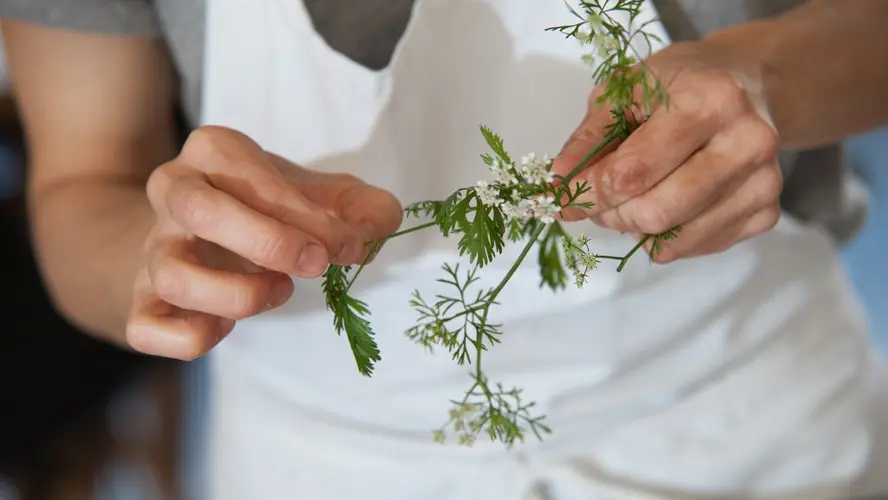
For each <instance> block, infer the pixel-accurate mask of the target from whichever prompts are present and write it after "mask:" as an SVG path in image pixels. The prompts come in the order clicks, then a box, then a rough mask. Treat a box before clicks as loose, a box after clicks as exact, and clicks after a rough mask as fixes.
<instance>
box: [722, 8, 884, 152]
mask: <svg viewBox="0 0 888 500" xmlns="http://www.w3.org/2000/svg"><path fill="white" fill-rule="evenodd" d="M886 22H888V1H885V0H812V1H810V2H808V3H807V4H806V5H803V6H801V7H800V8H798V9H795V10H793V11H791V12H788V13H787V14H785V15H783V16H781V17H777V18H773V19H769V20H763V21H757V22H752V23H747V24H744V25H740V26H737V27H734V28H730V29H727V30H724V31H721V32H718V33H715V34H713V35H712V36H711V37H709V38H708V39H707V40H708V41H709V42H711V43H713V44H715V46H716V47H718V48H719V50H721V51H723V54H722V55H723V56H724V57H728V58H731V59H732V60H733V61H735V62H736V63H737V64H738V65H739V66H740V67H741V68H742V69H744V70H746V71H750V72H751V73H753V75H754V76H758V77H761V80H762V82H763V84H764V88H763V91H764V94H765V98H766V100H767V103H768V106H769V109H770V112H771V116H772V118H773V120H774V122H775V125H776V127H777V129H778V131H779V133H780V136H781V140H782V142H783V144H784V145H785V146H787V147H799V148H800V147H813V146H818V145H823V144H828V143H833V142H837V141H840V140H842V139H844V138H845V137H847V136H849V135H852V134H855V133H859V132H863V131H866V130H869V129H872V128H875V127H878V126H880V125H882V124H885V123H888V94H886V92H885V89H886V88H888V60H886V59H885V58H884V57H883V55H882V52H881V51H882V50H883V49H884V48H885V47H888V30H886V29H885V26H886Z"/></svg>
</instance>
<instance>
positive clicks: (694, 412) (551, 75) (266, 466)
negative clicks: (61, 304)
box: [203, 0, 888, 500]
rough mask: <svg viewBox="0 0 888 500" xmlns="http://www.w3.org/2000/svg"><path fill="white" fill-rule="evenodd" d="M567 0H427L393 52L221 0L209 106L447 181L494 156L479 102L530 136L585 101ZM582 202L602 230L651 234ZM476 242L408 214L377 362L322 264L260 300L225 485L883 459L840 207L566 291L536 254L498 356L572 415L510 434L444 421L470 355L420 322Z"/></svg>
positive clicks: (420, 488) (248, 328)
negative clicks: (358, 355) (418, 333)
mask: <svg viewBox="0 0 888 500" xmlns="http://www.w3.org/2000/svg"><path fill="white" fill-rule="evenodd" d="M647 11H648V12H647V13H646V16H652V15H654V14H655V13H654V12H653V8H652V7H648V9H647ZM569 16H570V15H569V14H568V12H567V10H566V9H565V6H564V4H563V2H562V1H561V0H486V1H484V0H417V2H416V4H415V8H414V12H413V17H412V19H411V21H410V24H409V26H408V28H407V31H406V33H405V35H404V37H403V38H402V40H401V42H400V43H399V44H398V46H397V49H396V51H395V54H394V57H393V61H392V63H391V64H390V65H389V67H388V68H387V69H385V70H382V71H372V70H369V69H366V68H364V67H363V66H360V65H359V64H357V63H355V62H352V61H351V60H349V59H348V58H346V57H345V56H343V55H341V54H339V53H337V52H335V51H334V50H333V49H331V48H330V47H329V46H327V45H326V44H325V42H324V40H323V39H322V38H321V37H320V36H319V35H317V34H316V32H315V31H314V30H313V28H312V25H311V20H310V18H309V16H308V15H307V12H306V11H305V9H304V6H303V4H302V1H301V0H251V1H249V2H246V1H244V0H209V2H208V30H207V32H208V35H207V36H208V39H207V58H206V68H205V70H206V75H205V79H204V82H205V89H204V90H205V102H204V105H203V109H204V113H205V116H204V119H203V121H204V123H206V124H218V125H225V126H230V127H233V128H237V129H239V130H241V131H243V132H245V133H246V134H248V135H250V136H251V137H253V138H254V139H255V140H257V141H258V142H259V143H260V144H261V145H262V146H264V147H265V148H266V149H268V150H270V151H274V152H276V153H278V154H281V155H282V156H285V157H287V158H289V159H291V160H293V161H295V162H299V163H301V164H304V165H306V166H309V167H311V168H316V169H321V170H326V171H343V172H351V173H353V174H356V175H358V176H361V177H363V178H364V179H366V180H368V181H369V182H372V183H375V184H377V185H380V186H382V187H384V188H387V189H389V190H391V191H392V192H394V193H395V194H396V195H397V196H398V197H399V198H400V199H401V200H402V201H403V202H404V203H405V204H406V203H409V202H413V201H418V200H422V199H429V198H441V197H443V196H446V195H447V194H449V193H450V192H451V191H452V190H454V189H456V188H458V187H461V186H465V185H469V184H473V183H474V182H475V181H476V180H478V179H480V178H483V177H485V176H486V171H485V169H484V168H483V165H482V164H481V162H480V161H479V155H480V154H481V153H484V152H486V149H485V145H484V143H483V141H482V138H481V136H480V134H479V132H478V126H479V125H480V124H485V125H488V126H490V127H492V128H493V129H494V130H495V131H497V132H500V133H501V134H502V135H503V136H504V138H505V140H506V145H507V148H508V149H509V150H510V151H511V152H513V153H514V154H516V155H517V154H524V153H528V152H531V151H535V152H537V153H540V154H542V153H549V154H552V153H555V152H557V151H558V150H559V148H560V147H561V145H562V144H563V142H564V141H565V139H566V138H567V137H568V135H569V133H570V132H571V131H572V129H573V128H574V127H575V126H576V124H577V123H579V120H580V118H581V117H582V115H583V111H584V109H583V108H584V106H585V103H586V98H587V95H588V92H589V91H590V90H591V86H592V85H591V79H590V71H589V69H588V68H586V67H585V66H583V65H582V63H581V62H580V61H579V56H580V54H581V53H580V49H579V48H578V47H576V46H575V44H574V42H572V41H569V40H565V39H564V38H563V37H562V36H561V35H558V34H554V33H547V32H545V31H544V29H545V28H546V27H548V26H552V25H556V24H559V23H563V22H564V21H567V20H569V19H570V17H569ZM655 28H656V26H655ZM660 35H661V36H662V37H663V38H664V39H666V35H665V33H662V31H661V32H660ZM409 223H414V222H412V221H411V222H409ZM572 227H573V228H574V229H576V230H578V231H580V230H581V231H583V232H585V233H586V234H587V235H589V236H591V237H592V238H593V241H594V242H595V244H596V245H597V247H596V248H597V249H598V250H599V251H601V252H604V253H612V254H613V253H618V252H625V251H626V250H627V249H628V248H629V247H631V245H632V244H633V242H632V241H630V239H629V238H627V237H625V236H620V235H617V234H614V233H613V232H610V231H604V230H601V229H596V228H594V227H592V226H591V224H587V223H578V224H576V225H573V226H572ZM454 246H455V241H451V242H449V243H442V242H441V241H439V240H438V239H437V238H436V237H434V236H430V237H423V236H416V237H412V236H411V237H408V238H404V239H400V240H397V241H394V242H392V243H390V244H389V245H388V246H387V247H386V251H385V252H384V255H383V256H382V258H381V259H380V260H379V261H378V262H377V263H375V264H374V265H373V266H372V270H370V271H368V272H367V273H365V274H364V275H362V279H361V283H362V286H361V290H360V295H361V297H362V298H363V299H365V300H366V301H367V302H369V304H370V306H371V307H372V309H373V312H374V316H373V319H372V321H373V324H374V327H375V329H376V331H377V333H378V335H379V343H380V347H381V350H382V355H383V360H382V362H381V363H379V365H378V367H377V371H376V374H375V375H374V377H373V378H370V379H367V378H363V377H361V376H360V375H359V374H358V372H357V370H356V369H355V366H354V360H353V358H352V355H351V353H350V351H349V348H348V344H347V342H346V340H345V339H344V338H342V337H338V336H337V335H336V334H335V333H334V331H333V329H332V322H331V316H330V313H329V312H327V311H326V310H324V307H323V303H322V297H321V291H320V285H319V282H317V281H306V282H298V283H297V292H296V295H295V296H294V298H293V299H292V300H291V301H290V302H289V303H288V304H287V305H286V306H284V307H283V308H281V309H279V310H275V311H272V312H271V313H269V314H265V315H262V316H260V317H257V318H254V319H251V320H248V321H243V322H241V323H240V324H239V325H238V327H237V329H236V330H235V332H234V333H233V334H232V336H231V337H230V338H229V339H227V340H226V341H225V342H224V343H223V344H222V345H221V346H219V347H218V348H217V349H216V350H215V351H214V352H213V353H212V354H211V356H210V359H211V364H212V377H213V379H212V380H213V398H212V401H213V407H212V414H213V418H212V419H211V422H210V426H211V433H210V437H211V449H210V451H209V455H208V459H209V477H210V489H211V493H212V498H213V500H228V499H232V500H233V499H238V500H244V499H253V498H255V499H262V500H265V499H300V500H301V499H305V500H345V499H353V498H363V499H379V500H417V499H423V500H450V499H453V500H523V499H531V498H539V499H549V500H580V499H602V500H622V499H648V498H697V496H699V495H715V494H725V495H728V496H729V497H733V498H736V497H738V496H739V495H740V494H741V493H740V492H747V493H755V494H756V495H759V496H760V497H766V498H774V497H776V495H777V494H783V493H786V492H789V491H792V492H797V491H802V490H803V492H802V493H801V494H800V497H801V498H805V499H807V500H818V499H821V498H822V499H831V498H837V497H840V496H841V495H839V494H837V493H836V492H838V491H845V490H846V489H847V488H848V487H849V485H850V484H852V483H855V482H858V478H859V477H860V476H861V475H862V474H863V473H864V471H865V470H866V469H867V467H868V464H869V462H870V460H869V454H870V451H871V450H872V449H873V447H874V443H875V442H876V439H875V437H876V434H874V432H873V423H872V420H873V415H872V412H871V407H872V406H873V404H874V403H873V401H874V398H873V397H872V394H871V393H868V392H867V391H868V390H869V389H868V386H867V384H868V382H869V380H870V378H871V377H870V373H871V366H872V363H871V361H870V354H869V347H868V339H867V333H866V332H867V327H866V322H865V318H864V314H863V312H862V310H861V308H860V306H859V304H858V302H857V300H856V297H855V296H854V294H853V293H852V291H851V289H850V288H849V285H848V282H847V280H846V278H845V276H844V274H843V271H842V269H841V268H840V266H839V263H838V261H837V258H836V254H835V251H834V249H833V248H832V246H831V244H830V242H829V241H828V240H827V238H826V237H825V236H823V235H822V234H821V233H820V232H818V231H816V230H813V229H807V228H802V227H799V226H798V225H797V224H795V223H794V222H792V221H790V220H783V221H781V223H780V224H779V226H778V227H777V228H776V229H775V230H774V231H772V232H770V233H769V234H767V235H764V236H762V237H759V238H756V239H754V240H753V241H750V242H748V243H745V244H743V245H740V246H738V247H736V248H734V249H733V250H731V251H729V252H726V253H724V254H720V255H716V256H711V257H706V258H701V259H696V260H693V261H686V262H680V263H676V264H671V265H669V266H652V265H649V264H648V263H647V262H646V261H645V260H644V258H638V259H636V260H635V261H634V262H633V263H632V264H630V265H629V266H628V267H627V269H626V270H625V271H624V272H623V273H622V274H619V275H618V274H616V273H615V272H614V270H613V269H609V268H607V266H603V268H602V269H601V270H599V271H598V272H597V273H596V275H595V276H594V277H593V279H592V280H591V282H590V283H589V284H588V285H587V286H586V287H585V288H584V289H583V290H582V291H574V290H569V291H567V292H564V293H561V294H557V295H556V294H552V293H550V292H547V291H545V290H541V289H539V287H538V283H539V278H538V274H537V269H536V263H535V259H528V263H527V265H526V266H524V267H523V268H522V269H521V270H520V271H519V272H518V273H517V274H516V276H515V277H514V279H513V280H512V281H511V283H510V285H509V286H508V287H507V288H506V291H505V293H503V295H502V297H501V301H502V304H503V305H502V306H501V307H500V308H498V309H496V311H495V313H494V314H495V318H496V321H498V322H500V323H503V324H504V331H505V336H504V337H505V338H504V342H503V344H502V345H498V346H496V347H495V348H494V349H493V350H492V351H491V353H490V355H489V356H487V358H486V360H485V362H486V367H487V370H488V374H489V375H490V376H491V377H492V379H494V380H499V381H502V382H503V383H504V384H505V385H507V386H512V385H517V386H519V387H523V388H524V389H525V390H526V391H527V397H528V398H532V399H534V400H535V401H537V402H538V404H539V405H540V410H541V412H543V413H545V414H547V415H548V422H549V424H550V425H551V427H552V428H553V430H554V434H552V435H551V436H548V437H547V438H546V440H545V441H544V442H543V443H541V444H540V443H536V442H534V441H530V442H529V443H528V444H527V445H525V446H521V447H519V448H518V449H517V450H515V451H514V452H512V453H507V452H506V451H505V450H504V449H503V447H502V445H500V444H496V443H483V442H482V443H478V444H476V446H475V447H474V448H471V449H467V448H463V447H460V446H458V445H452V446H442V445H437V444H434V443H433V442H432V440H431V434H430V431H431V430H432V429H434V428H437V427H439V426H440V425H441V424H443V423H444V420H446V411H447V409H448V408H449V401H450V400H451V399H455V398H458V397H461V396H462V394H463V391H464V390H465V389H467V388H468V384H469V378H468V375H467V373H466V371H467V370H466V368H465V367H458V366H456V365H455V364H454V363H453V362H452V361H451V360H450V358H449V356H447V355H440V354H439V355H437V356H430V355H428V354H427V353H425V352H424V351H423V349H422V348H421V347H419V346H416V345H414V344H413V343H412V342H410V341H409V340H407V339H406V338H405V337H404V335H403V333H402V332H403V331H404V330H405V329H406V328H407V327H408V326H410V325H411V324H412V322H413V321H414V319H415V314H414V313H413V311H412V310H411V309H410V307H409V306H408V304H407V301H408V299H409V294H410V293H411V292H412V291H413V289H414V288H416V287H419V288H420V289H421V290H427V289H429V288H428V287H429V286H431V285H433V283H434V280H435V279H436V278H438V277H440V276H441V272H440V270H439V266H440V264H441V263H442V262H443V260H444V259H447V260H449V261H450V262H456V260H457V259H456V257H455V254H454V253H453V252H452V249H453V247H454ZM508 253H510V254H511V255H512V256H513V255H514V254H515V249H514V248H513V249H510V250H509V252H508ZM512 262H513V260H512V257H511V256H510V255H505V256H503V257H502V258H501V259H500V260H499V261H498V262H497V263H495V264H494V265H492V266H490V267H489V268H487V270H486V272H485V273H484V275H483V278H484V280H485V281H487V282H491V283H493V282H496V281H498V280H499V278H500V277H501V276H502V275H503V273H504V272H505V269H506V268H507V267H508V266H509V265H510V264H511V263H512ZM884 486H885V491H888V484H886V485H884Z"/></svg>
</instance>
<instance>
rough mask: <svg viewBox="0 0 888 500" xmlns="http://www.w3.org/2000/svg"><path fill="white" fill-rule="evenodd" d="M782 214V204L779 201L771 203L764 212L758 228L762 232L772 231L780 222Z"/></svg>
mask: <svg viewBox="0 0 888 500" xmlns="http://www.w3.org/2000/svg"><path fill="white" fill-rule="evenodd" d="M780 215H781V211H780V205H779V204H778V203H774V204H772V205H770V206H769V207H768V208H766V209H765V210H764V211H763V212H762V215H761V218H760V220H761V222H760V225H759V226H758V227H757V228H756V229H758V231H759V232H760V233H763V232H765V231H770V230H771V229H773V228H774V227H775V226H776V225H777V223H778V222H780Z"/></svg>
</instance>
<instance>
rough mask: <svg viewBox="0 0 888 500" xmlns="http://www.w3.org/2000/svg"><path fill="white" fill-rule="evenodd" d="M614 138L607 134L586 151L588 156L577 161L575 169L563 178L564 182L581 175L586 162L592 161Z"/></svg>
mask: <svg viewBox="0 0 888 500" xmlns="http://www.w3.org/2000/svg"><path fill="white" fill-rule="evenodd" d="M613 140H614V138H613V137H611V136H610V134H608V135H606V136H605V137H604V139H602V140H601V142H599V143H598V144H596V145H595V147H594V148H592V150H591V151H589V152H588V153H586V156H584V157H583V159H582V160H580V162H579V163H577V166H576V167H574V168H573V170H571V171H570V173H569V174H567V175H566V176H565V177H564V178H563V179H562V181H563V182H564V184H567V183H568V182H570V181H572V180H573V178H574V177H576V176H577V175H579V173H580V172H582V171H583V169H584V168H586V164H588V163H589V162H590V161H592V158H594V157H595V155H597V154H598V153H600V152H601V151H602V150H604V148H606V147H607V146H608V145H609V144H610V143H611V142H613Z"/></svg>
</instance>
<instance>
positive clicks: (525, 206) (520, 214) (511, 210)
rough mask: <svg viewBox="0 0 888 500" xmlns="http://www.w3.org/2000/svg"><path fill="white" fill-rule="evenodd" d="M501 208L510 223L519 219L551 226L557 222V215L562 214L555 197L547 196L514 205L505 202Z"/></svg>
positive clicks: (524, 200) (520, 201) (542, 195)
mask: <svg viewBox="0 0 888 500" xmlns="http://www.w3.org/2000/svg"><path fill="white" fill-rule="evenodd" d="M501 206H502V210H503V214H504V215H505V216H506V220H507V221H508V222H511V221H513V220H517V219H520V220H522V221H524V222H527V221H529V220H531V219H536V220H538V221H540V222H542V223H543V224H551V223H553V222H555V214H557V213H559V212H561V207H560V206H559V205H558V204H557V203H555V197H554V196H552V195H545V194H541V195H537V196H534V197H532V198H528V199H523V200H519V201H517V202H514V203H510V202H504V203H503V204H502V205H501Z"/></svg>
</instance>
